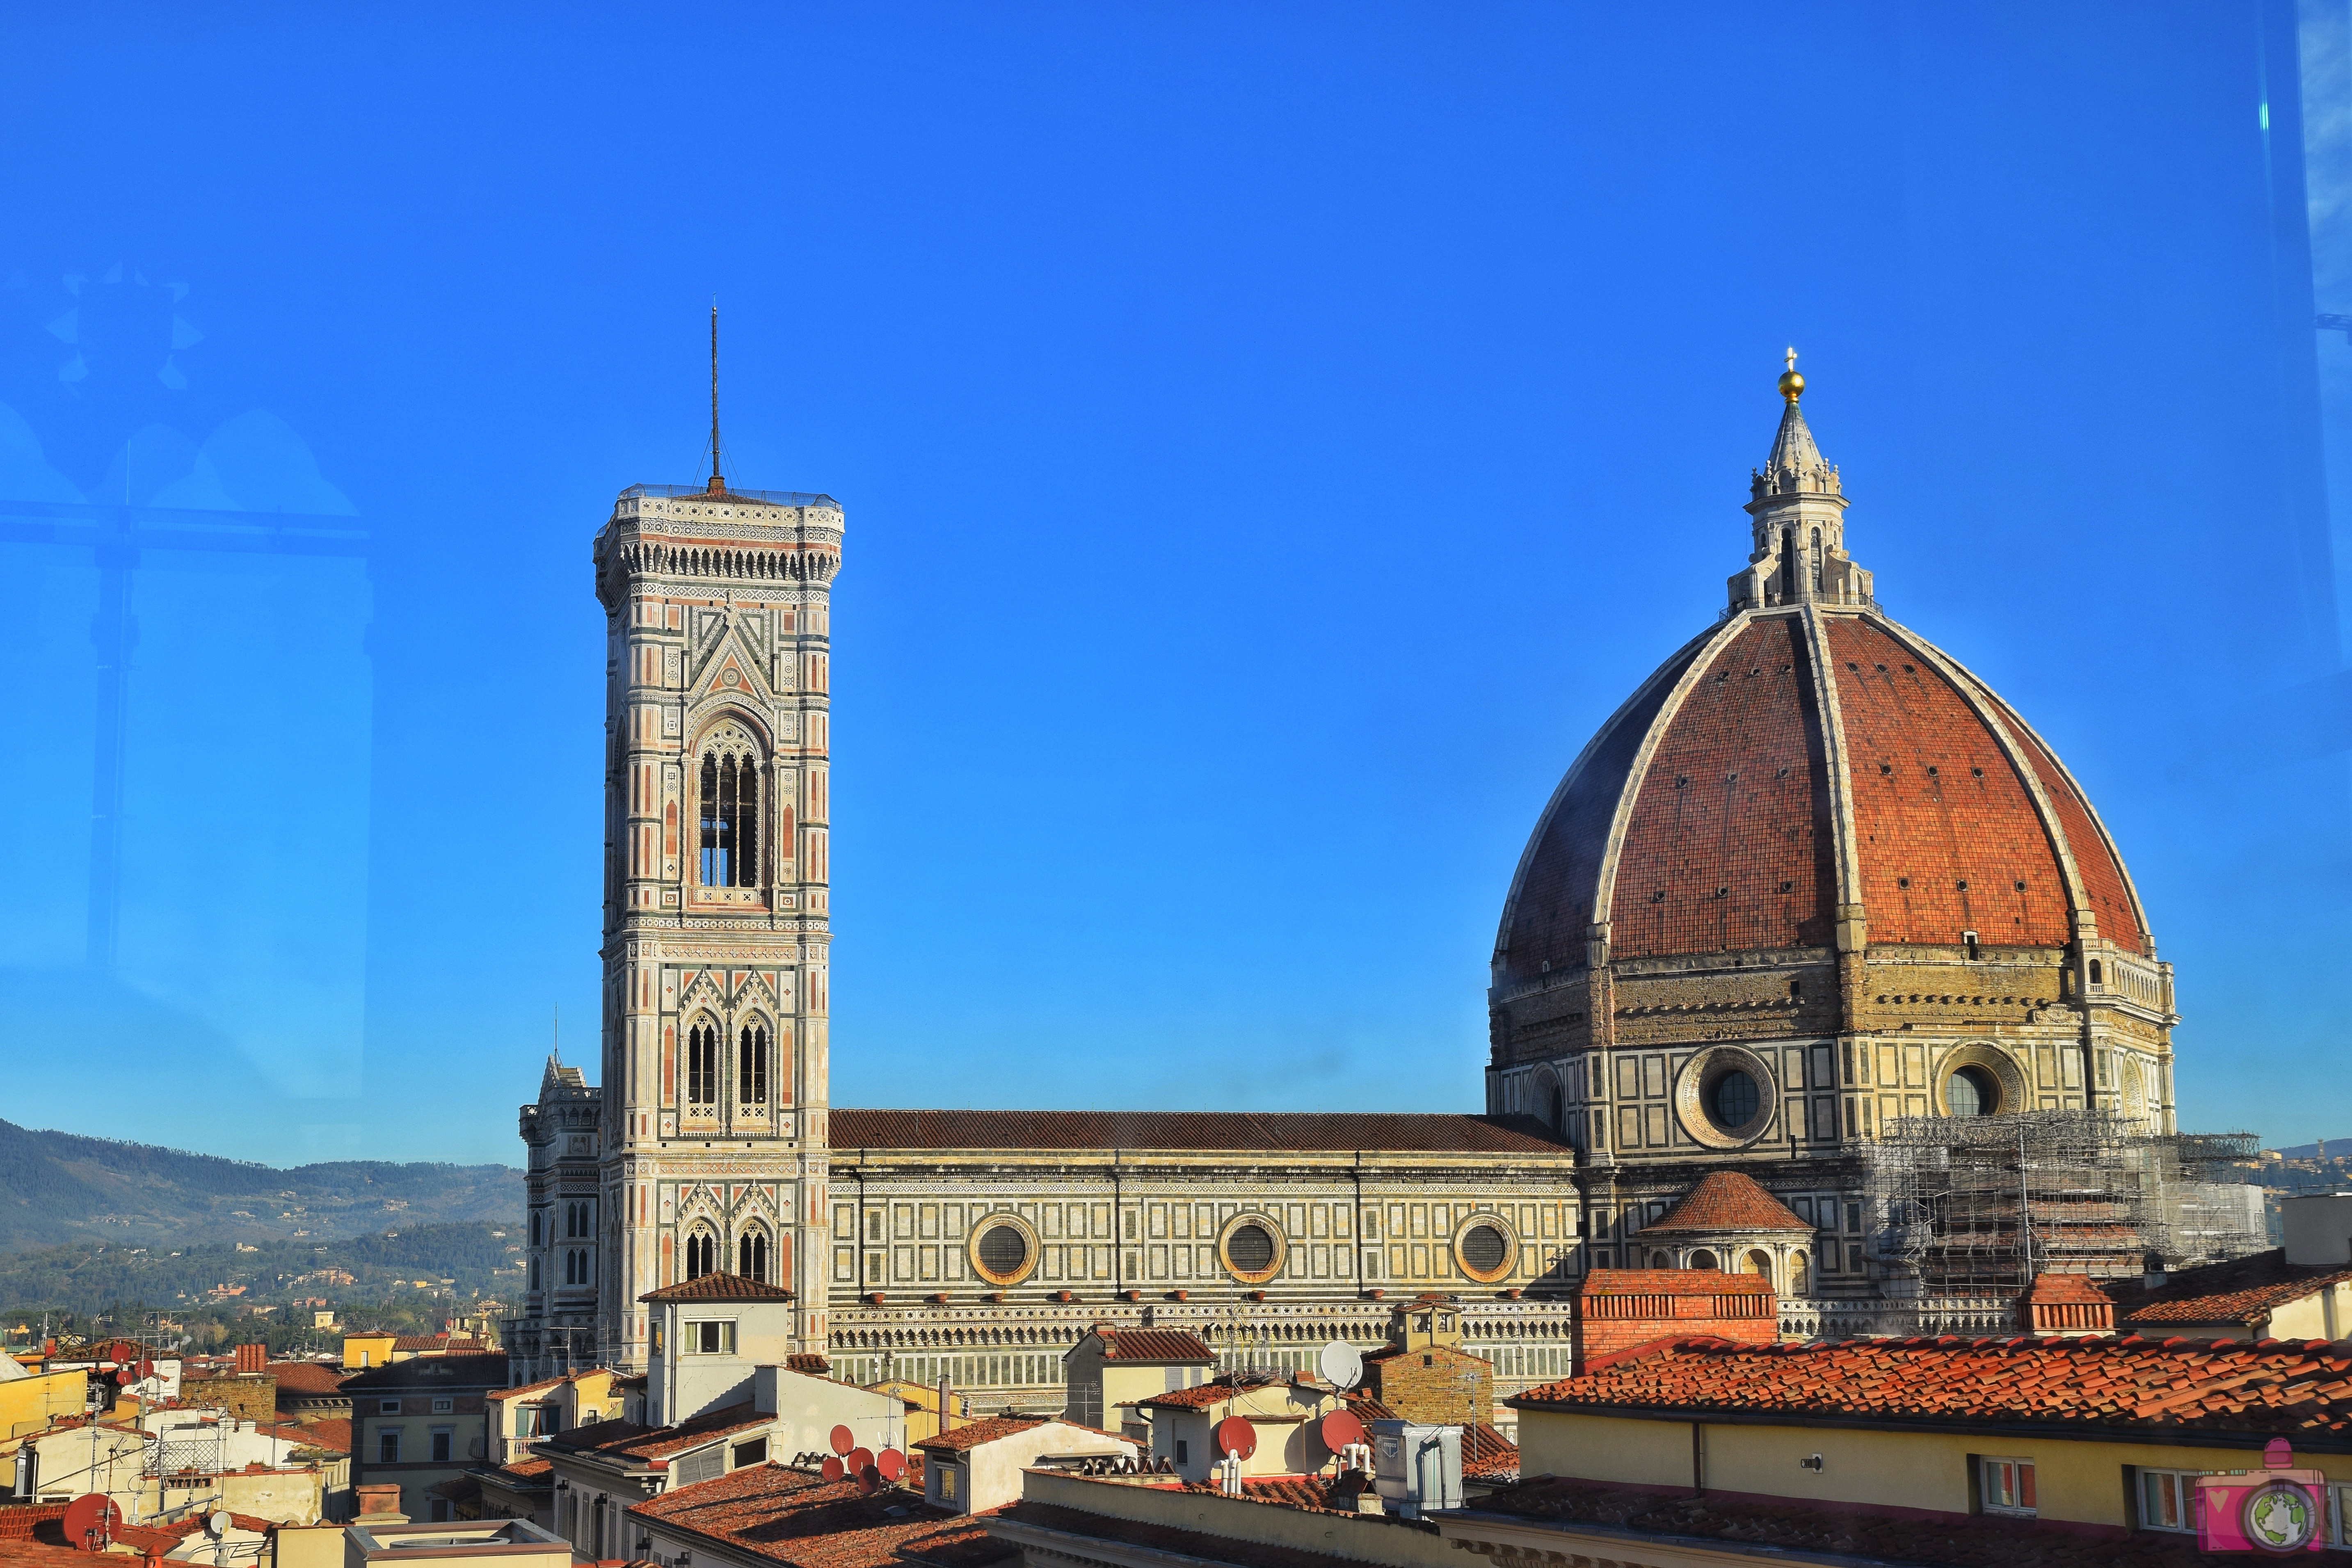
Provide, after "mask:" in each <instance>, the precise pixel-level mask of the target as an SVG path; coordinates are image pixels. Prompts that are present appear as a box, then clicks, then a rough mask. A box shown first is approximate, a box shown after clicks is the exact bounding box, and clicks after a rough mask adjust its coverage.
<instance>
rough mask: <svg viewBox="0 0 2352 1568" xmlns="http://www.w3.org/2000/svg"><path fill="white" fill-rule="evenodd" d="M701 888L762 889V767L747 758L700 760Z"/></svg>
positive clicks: (721, 755)
mask: <svg viewBox="0 0 2352 1568" xmlns="http://www.w3.org/2000/svg"><path fill="white" fill-rule="evenodd" d="M702 885H703V886H704V887H706V888H756V887H758V886H759V885H760V764H759V763H758V762H757V761H756V760H755V759H753V758H752V757H751V755H749V754H748V753H746V754H743V755H740V756H739V755H738V754H737V753H735V752H717V751H710V752H704V753H703V754H702Z"/></svg>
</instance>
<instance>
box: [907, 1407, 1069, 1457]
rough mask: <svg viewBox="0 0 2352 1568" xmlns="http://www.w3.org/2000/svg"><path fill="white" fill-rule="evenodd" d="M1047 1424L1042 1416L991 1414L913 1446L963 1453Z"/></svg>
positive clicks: (951, 1428) (934, 1451)
mask: <svg viewBox="0 0 2352 1568" xmlns="http://www.w3.org/2000/svg"><path fill="white" fill-rule="evenodd" d="M1044 1425H1045V1417H1044V1416H1042V1415H991V1416H989V1417H987V1418H986V1419H985V1420H981V1421H975V1422H973V1423H971V1425H970V1426H950V1427H949V1428H948V1429H947V1430H946V1431H945V1432H942V1433H940V1435H939V1436H936V1437H925V1438H923V1439H922V1440H921V1441H920V1442H918V1443H917V1444H915V1445H914V1446H915V1447H918V1448H921V1449H924V1450H925V1451H927V1452H931V1453H945V1454H960V1453H962V1452H963V1451H964V1450H965V1449H967V1448H977V1447H980V1446H981V1445H982V1443H993V1442H995V1441H996V1440H997V1439H998V1438H999V1437H1010V1436H1013V1434H1014V1433H1015V1432H1026V1431H1028V1430H1029V1429H1030V1428H1031V1427H1033V1426H1044Z"/></svg>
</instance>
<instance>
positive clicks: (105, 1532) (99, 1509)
mask: <svg viewBox="0 0 2352 1568" xmlns="http://www.w3.org/2000/svg"><path fill="white" fill-rule="evenodd" d="M64 1525H65V1532H66V1544H67V1545H68V1546H76V1547H79V1548H81V1549H82V1550H84V1551H89V1550H92V1549H94V1548H96V1547H98V1546H100V1545H103V1544H104V1543H105V1542H108V1541H110V1540H112V1539H113V1537H114V1532H115V1531H118V1530H120V1529H121V1528H122V1510H121V1508H119V1507H117V1506H116V1504H115V1501H114V1500H113V1499H112V1498H110V1497H108V1496H107V1495H106V1494H105V1493H104V1492H84V1493H82V1494H81V1496H79V1497H78V1498H76V1499H74V1500H73V1501H72V1502H71V1503H70V1504H69V1505H68V1507H67V1509H66V1517H65V1521H64Z"/></svg>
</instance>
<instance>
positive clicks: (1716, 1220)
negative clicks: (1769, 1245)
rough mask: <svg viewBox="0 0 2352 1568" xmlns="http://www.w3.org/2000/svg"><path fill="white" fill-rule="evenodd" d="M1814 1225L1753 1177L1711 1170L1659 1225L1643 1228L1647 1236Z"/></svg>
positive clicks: (1807, 1229)
mask: <svg viewBox="0 0 2352 1568" xmlns="http://www.w3.org/2000/svg"><path fill="white" fill-rule="evenodd" d="M1812 1228H1813V1227H1812V1226H1810V1225H1807V1224H1806V1223H1805V1222H1804V1221H1803V1220H1801V1219H1799V1218H1798V1217H1797V1216H1796V1215H1795V1214H1794V1213H1793V1212H1792V1211H1791V1210H1790V1207H1789V1205H1786V1204H1784V1203H1782V1202H1781V1201H1780V1199H1778V1198H1776V1197H1774V1196H1773V1195H1772V1194H1770V1193H1768V1192H1766V1191H1765V1190H1764V1188H1763V1186H1762V1185H1761V1184H1759V1183H1758V1182H1757V1180H1756V1179H1755V1178H1754V1177H1753V1176H1747V1175H1742V1174H1741V1173H1739V1172H1738V1171H1710V1172H1709V1173H1707V1174H1706V1175H1705V1176H1703V1177H1701V1178H1700V1179H1699V1184H1698V1185H1697V1186H1695V1187H1693V1188H1692V1189H1691V1190H1690V1192H1689V1193H1688V1194H1686V1195H1685V1197H1684V1198H1683V1201H1682V1202H1680V1203H1678V1204H1676V1205H1675V1206H1674V1207H1673V1208H1672V1209H1669V1210H1668V1211H1667V1212H1666V1217H1665V1218H1664V1219H1662V1220H1660V1221H1658V1222H1657V1223H1656V1224H1655V1225H1645V1226H1643V1227H1642V1234H1643V1236H1658V1235H1663V1234H1665V1233H1668V1232H1673V1231H1725V1230H1730V1231H1740V1230H1801V1231H1806V1232H1811V1230H1812Z"/></svg>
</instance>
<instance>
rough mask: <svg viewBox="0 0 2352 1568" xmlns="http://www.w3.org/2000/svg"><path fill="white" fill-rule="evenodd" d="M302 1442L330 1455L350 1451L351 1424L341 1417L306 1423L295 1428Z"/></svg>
mask: <svg viewBox="0 0 2352 1568" xmlns="http://www.w3.org/2000/svg"><path fill="white" fill-rule="evenodd" d="M297 1430H298V1431H299V1432H301V1433H302V1435H303V1437H302V1440H303V1441H304V1442H306V1443H308V1444H310V1446H311V1447H314V1448H324V1449H325V1450H326V1451H327V1452H329V1453H331V1454H348V1453H350V1452H351V1451H352V1424H351V1423H350V1422H349V1421H345V1420H343V1419H341V1417H338V1418H336V1419H335V1420H332V1421H306V1422H304V1423H302V1425H301V1426H299V1427H298V1428H297Z"/></svg>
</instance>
